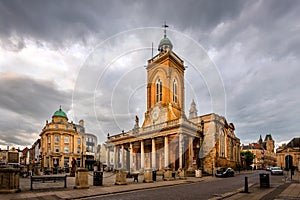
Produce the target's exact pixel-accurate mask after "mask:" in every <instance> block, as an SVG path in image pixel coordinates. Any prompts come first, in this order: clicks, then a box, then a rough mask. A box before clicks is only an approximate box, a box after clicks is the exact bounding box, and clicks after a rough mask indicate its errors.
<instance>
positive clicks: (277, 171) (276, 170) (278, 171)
mask: <svg viewBox="0 0 300 200" xmlns="http://www.w3.org/2000/svg"><path fill="white" fill-rule="evenodd" d="M271 174H272V175H283V171H282V169H281V168H280V167H271Z"/></svg>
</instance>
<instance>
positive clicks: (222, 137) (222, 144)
mask: <svg viewBox="0 0 300 200" xmlns="http://www.w3.org/2000/svg"><path fill="white" fill-rule="evenodd" d="M219 142H220V157H225V148H226V147H225V145H226V144H225V133H224V130H223V129H220V141H219Z"/></svg>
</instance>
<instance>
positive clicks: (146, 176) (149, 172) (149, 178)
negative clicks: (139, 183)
mask: <svg viewBox="0 0 300 200" xmlns="http://www.w3.org/2000/svg"><path fill="white" fill-rule="evenodd" d="M144 182H145V183H153V176H152V169H145V172H144Z"/></svg>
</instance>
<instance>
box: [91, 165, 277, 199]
mask: <svg viewBox="0 0 300 200" xmlns="http://www.w3.org/2000/svg"><path fill="white" fill-rule="evenodd" d="M245 176H247V177H248V181H249V184H255V183H258V182H259V171H256V172H254V173H252V172H249V173H247V172H246V173H242V174H236V176H235V177H230V178H215V177H214V178H210V177H206V179H204V180H203V181H201V182H195V183H190V184H184V185H176V186H168V187H164V188H152V189H146V190H143V191H132V192H126V193H122V194H113V195H111V194H109V195H105V196H100V197H95V198H91V199H104V200H105V199H128V200H129V199H146V200H147V199H149V200H150V199H185V200H187V199H209V198H212V197H215V196H219V195H221V194H223V193H227V192H232V191H234V190H237V189H240V188H242V187H243V186H244V180H245ZM282 179H283V177H282V176H280V177H271V181H272V182H281V181H282ZM274 184H275V183H274Z"/></svg>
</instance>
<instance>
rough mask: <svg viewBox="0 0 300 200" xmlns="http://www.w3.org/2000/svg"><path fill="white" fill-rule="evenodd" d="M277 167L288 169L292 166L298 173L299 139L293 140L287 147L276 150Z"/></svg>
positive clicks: (299, 163)
mask: <svg viewBox="0 0 300 200" xmlns="http://www.w3.org/2000/svg"><path fill="white" fill-rule="evenodd" d="M276 156H277V165H278V166H279V167H281V168H283V169H286V170H288V169H290V168H291V167H292V166H293V167H294V168H295V169H296V170H298V171H300V138H293V139H292V140H291V141H290V142H289V143H288V144H287V145H286V144H283V145H282V146H280V147H278V148H277V149H276Z"/></svg>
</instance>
